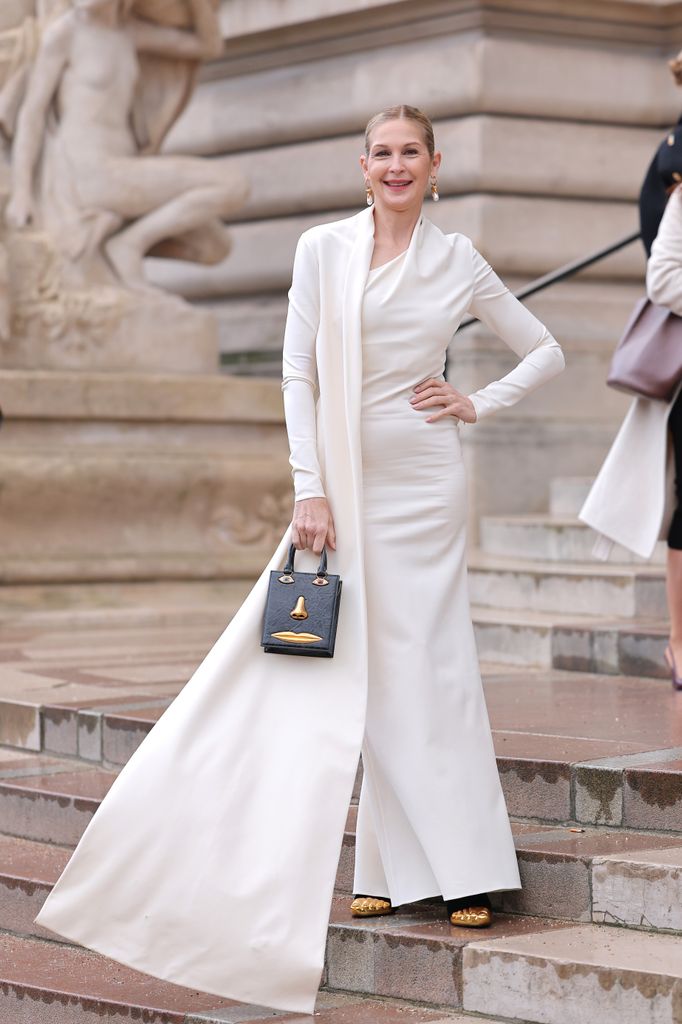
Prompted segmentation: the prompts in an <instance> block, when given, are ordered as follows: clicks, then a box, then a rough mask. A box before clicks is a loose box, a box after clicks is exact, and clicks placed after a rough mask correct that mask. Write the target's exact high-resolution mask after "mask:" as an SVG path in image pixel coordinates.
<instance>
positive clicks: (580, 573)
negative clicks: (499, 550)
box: [467, 548, 665, 583]
mask: <svg viewBox="0 0 682 1024" xmlns="http://www.w3.org/2000/svg"><path fill="white" fill-rule="evenodd" d="M467 564H468V568H469V571H470V572H471V571H473V572H498V573H514V574H524V575H529V576H538V577H548V576H568V577H576V578H580V577H584V576H590V577H596V578H598V579H604V580H614V581H616V582H620V581H626V582H632V583H635V582H636V581H638V580H665V566H664V565H655V564H649V563H642V564H640V563H636V562H597V561H594V562H570V561H566V560H561V559H556V560H554V559H552V560H551V561H550V560H549V559H543V558H537V559H534V558H517V557H514V556H511V555H497V554H491V553H490V552H487V551H483V550H482V549H481V548H473V549H472V550H471V551H470V552H469V554H468V558H467Z"/></svg>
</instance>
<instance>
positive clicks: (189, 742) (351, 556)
mask: <svg viewBox="0 0 682 1024" xmlns="http://www.w3.org/2000/svg"><path fill="white" fill-rule="evenodd" d="M367 142H368V149H367V152H366V154H365V156H364V157H363V161H362V162H363V168H364V173H365V179H366V183H367V188H368V196H369V197H370V198H372V197H373V200H374V202H373V205H372V206H370V207H368V208H367V209H365V210H363V211H362V212H361V213H359V214H356V215H355V216H352V217H349V218H346V219H345V220H340V221H336V222H334V223H331V224H323V225H319V226H317V227H315V228H312V229H310V230H309V231H306V232H305V233H304V234H303V235H302V236H301V238H300V240H299V243H298V246H297V249H296V256H295V260H294V272H293V282H292V286H291V290H290V292H289V311H288V316H287V324H286V331H285V340H284V358H283V377H284V380H283V389H284V403H285V412H286V421H287V430H288V434H289V440H290V446H291V462H292V467H293V474H294V481H295V492H296V495H295V496H296V503H295V512H294V517H293V521H292V523H291V525H290V527H288V528H287V530H286V532H285V534H284V536H283V537H282V539H281V542H280V544H279V545H278V547H277V550H276V551H275V552H274V554H273V556H272V558H271V560H270V562H269V563H268V565H267V566H266V567H265V568H264V570H263V573H262V574H261V576H260V578H259V579H258V580H257V582H256V584H255V585H254V587H253V589H252V591H251V593H250V594H249V595H248V597H247V598H246V600H245V602H244V604H243V605H242V607H241V608H240V609H239V611H238V613H237V615H236V616H235V617H234V619H233V620H232V621H231V622H230V624H229V625H228V627H227V629H226V630H225V631H224V633H223V634H222V636H221V637H219V639H218V640H217V642H216V643H215V645H214V646H213V648H212V649H211V650H210V651H209V653H208V655H207V656H206V658H205V659H204V661H203V662H202V663H201V665H200V666H199V667H198V669H197V670H196V672H195V673H194V675H193V676H192V678H191V679H190V680H189V682H188V683H187V684H186V685H185V687H184V688H183V689H182V691H181V692H180V693H179V694H178V696H177V697H176V699H175V700H174V701H173V702H172V704H171V705H170V707H169V708H168V709H167V710H166V711H165V712H164V714H163V715H162V716H161V718H160V719H159V721H158V722H157V724H156V725H155V726H154V728H153V729H152V730H151V732H150V733H149V735H148V736H147V737H146V739H145V740H144V742H143V743H142V744H141V745H140V746H139V747H138V749H137V750H136V751H135V753H134V754H133V756H132V757H131V758H130V760H129V761H128V763H127V764H126V765H125V767H124V768H123V769H122V771H121V773H120V774H119V776H118V778H117V779H116V781H115V783H114V784H113V786H112V787H111V789H110V791H109V793H108V794H107V796H106V798H105V799H104V801H103V802H102V804H101V806H100V808H99V810H98V811H97V813H96V814H95V815H94V817H93V819H92V821H91V822H90V824H89V825H88V827H87V829H86V830H85V832H84V834H83V836H82V838H81V840H80V842H79V844H78V846H77V848H76V850H75V852H74V854H73V856H72V857H71V859H70V861H69V863H68V864H67V866H66V868H65V869H64V871H63V873H62V875H61V877H60V878H59V880H58V882H57V883H56V885H55V887H54V889H53V891H52V893H51V894H50V896H48V898H47V900H46V901H45V903H44V904H43V907H42V909H41V911H40V913H39V914H38V916H37V918H36V921H37V923H38V924H40V925H41V926H43V927H46V928H49V929H50V930H52V931H53V932H56V933H57V934H59V935H62V936H65V937H66V938H68V939H70V940H72V941H76V942H79V943H81V944H82V945H85V946H88V947H89V948H91V949H95V950H97V951H99V952H101V953H104V954H105V955H107V956H109V957H113V958H114V959H116V960H119V961H121V962H122V963H125V964H128V965H130V966H132V967H134V968H137V969H138V970H141V971H145V972H147V973H149V974H153V975H156V976H157V977H161V978H165V979H167V980H169V981H173V982H176V983H178V984H182V985H187V986H191V987H193V988H198V989H201V990H203V991H204V992H213V993H216V994H218V995H221V996H225V997H228V998H231V999H238V1000H241V1001H243V1002H249V1003H258V1004H262V1005H267V1006H273V1007H275V1008H277V1009H282V1010H292V1011H296V1012H312V1010H313V1008H314V1005H315V997H316V993H317V989H318V985H319V980H320V976H321V972H322V968H323V963H324V952H325V941H326V936H327V926H328V921H329V910H330V905H331V900H332V895H333V891H334V881H335V876H336V868H337V864H338V859H339V854H340V850H341V845H342V842H343V833H344V827H345V821H346V814H347V810H348V804H349V801H350V798H351V793H352V789H353V783H354V778H355V773H356V768H357V764H358V757H359V754H360V751H361V750H362V754H363V764H364V777H363V786H362V794H361V798H360V808H359V815H358V826H357V846H356V877H355V892H356V894H357V896H358V897H361V899H360V900H359V902H358V903H356V905H355V911H354V912H355V913H361V914H367V913H372V912H376V911H377V910H379V911H385V910H390V909H391V908H392V907H394V906H396V905H398V904H403V903H407V902H410V901H413V900H418V899H421V898H425V897H430V896H437V895H439V894H440V895H441V896H442V897H443V898H444V899H445V900H446V901H452V902H451V903H450V906H449V908H448V910H449V911H450V910H452V912H453V917H452V920H453V923H454V924H464V925H467V924H468V925H481V924H487V923H488V922H489V920H490V917H489V909H488V907H487V906H485V902H486V901H485V894H486V893H487V892H489V891H491V890H499V889H514V888H518V887H519V884H520V882H519V873H518V867H517V862H516V856H515V851H514V844H513V841H512V836H511V830H510V826H509V819H508V816H507V811H506V807H505V803H504V798H503V795H502V791H501V787H500V781H499V777H498V774H497V767H496V762H495V755H494V751H493V745H492V739H491V734H490V727H489V724H488V718H487V714H486V708H485V702H484V698H483V691H482V688H481V680H480V675H479V669H478V661H477V657H476V649H475V644H474V636H473V628H472V623H471V618H470V613H469V604H468V596H467V581H466V564H465V520H466V508H467V502H466V490H465V488H466V484H465V474H464V467H463V463H462V456H461V450H460V440H459V430H460V426H459V424H460V422H462V421H463V422H468V423H475V422H476V420H478V419H481V418H482V417H484V416H487V415H490V414H492V413H494V412H495V411H497V410H499V409H503V408H504V407H506V406H509V405H512V404H513V403H514V402H516V401H518V400H519V399H520V398H522V397H523V396H524V395H525V394H526V393H527V392H529V391H531V390H532V389H533V388H535V387H537V386H538V385H540V384H542V383H543V382H544V381H546V380H548V379H549V378H551V377H552V376H554V375H555V374H556V373H558V372H559V371H560V370H561V369H562V367H563V356H562V354H561V350H560V348H559V346H558V345H557V343H556V342H555V341H554V339H553V338H552V337H551V336H550V334H549V333H548V331H547V330H546V329H545V328H544V327H543V325H542V324H541V323H540V322H539V321H538V320H536V318H535V317H534V316H532V314H531V313H529V312H528V310H526V309H525V308H524V307H523V306H522V305H521V304H520V303H519V302H517V301H516V299H514V297H513V296H512V295H511V294H510V292H509V291H508V290H507V289H506V288H505V286H504V285H503V284H502V283H501V281H500V280H499V278H498V277H497V276H496V275H495V274H494V273H493V271H492V270H491V268H490V267H489V266H488V264H487V263H486V261H485V260H484V259H483V257H482V256H480V255H479V253H477V252H476V250H475V249H474V247H473V245H472V243H471V241H470V240H469V239H468V238H467V237H466V236H464V235H460V234H453V235H444V234H443V233H442V232H441V231H440V230H439V229H438V228H437V227H436V226H435V225H434V224H432V223H431V222H430V221H429V220H428V219H427V218H426V217H424V216H423V214H422V198H423V195H424V193H425V191H426V190H427V188H428V185H429V180H430V179H432V194H434V198H435V196H436V195H437V192H436V179H435V175H436V173H437V170H438V166H439V164H440V154H438V153H436V152H435V150H434V145H433V131H432V128H431V124H430V122H429V120H428V118H426V117H425V115H423V114H422V113H420V112H419V111H417V110H415V109H414V108H411V107H399V108H392V109H391V110H389V111H386V112H384V113H382V114H380V115H378V116H377V117H375V118H373V120H372V121H371V122H370V125H369V128H368V136H367ZM467 311H471V312H472V313H473V314H474V315H476V316H478V317H480V318H481V319H482V320H483V321H485V323H486V324H487V325H488V326H489V327H490V328H491V329H492V330H494V331H495V332H497V333H498V334H499V335H500V336H501V337H502V338H503V339H504V341H505V342H506V343H507V344H508V345H509V346H510V347H511V348H512V349H513V350H514V352H515V353H516V354H517V355H518V356H519V359H520V362H519V363H518V365H517V366H516V367H515V368H514V369H513V370H512V371H511V372H510V373H509V374H507V375H506V376H505V377H504V378H503V379H502V380H499V381H496V382H493V383H492V384H489V385H488V386H487V387H485V388H483V389H481V390H480V391H477V392H476V393H475V394H473V395H471V396H469V397H467V396H465V395H463V394H461V393H460V392H459V391H457V390H456V388H455V387H453V386H452V385H451V384H449V383H446V382H445V381H444V379H443V373H442V371H443V365H444V359H445V353H446V348H447V346H448V343H449V342H450V340H451V339H452V336H453V334H454V332H455V330H456V329H457V326H458V324H459V323H460V321H461V319H462V317H463V316H464V315H465V313H466V312H467ZM465 429H475V427H467V428H465ZM325 541H326V543H327V545H328V547H329V548H330V549H331V550H330V569H331V571H332V572H335V573H336V572H338V573H339V574H340V575H341V577H342V579H343V596H342V600H341V608H340V614H339V623H338V634H337V638H336V648H335V653H334V657H333V658H330V659H319V658H301V657H277V656H273V655H270V654H264V653H263V651H262V650H261V649H260V646H259V641H260V636H261V631H262V622H263V607H264V601H265V595H266V591H267V585H268V579H269V575H270V571H271V570H272V569H281V567H282V565H283V563H284V558H285V555H286V552H287V549H288V547H289V544H290V543H291V542H293V543H294V544H295V545H296V547H297V548H298V549H299V554H298V556H297V558H296V566H297V568H299V569H302V570H304V571H305V570H306V569H309V570H313V569H314V568H315V567H316V566H317V563H318V557H317V552H319V551H320V550H321V548H322V546H323V544H324V543H325ZM304 549H309V550H304ZM310 549H312V550H310Z"/></svg>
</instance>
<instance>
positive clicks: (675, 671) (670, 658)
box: [664, 644, 682, 690]
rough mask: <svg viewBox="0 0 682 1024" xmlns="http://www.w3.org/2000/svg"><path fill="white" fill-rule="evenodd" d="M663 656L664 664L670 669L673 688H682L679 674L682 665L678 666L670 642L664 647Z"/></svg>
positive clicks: (681, 678) (681, 677)
mask: <svg viewBox="0 0 682 1024" xmlns="http://www.w3.org/2000/svg"><path fill="white" fill-rule="evenodd" d="M664 657H665V661H666V664H667V666H668V668H669V669H670V677H671V679H672V683H673V689H675V690H682V675H680V673H681V672H682V666H680V668H678V666H677V659H676V658H675V655H674V654H673V649H672V647H671V646H670V644H668V646H667V647H666V649H665V654H664Z"/></svg>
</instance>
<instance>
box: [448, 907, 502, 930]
mask: <svg viewBox="0 0 682 1024" xmlns="http://www.w3.org/2000/svg"><path fill="white" fill-rule="evenodd" d="M492 920H493V912H492V910H491V909H490V907H464V908H463V909H462V910H453V912H452V913H451V914H450V924H452V925H455V926H456V927H459V928H488V927H489V925H490V924H491V923H492Z"/></svg>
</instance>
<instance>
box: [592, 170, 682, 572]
mask: <svg viewBox="0 0 682 1024" xmlns="http://www.w3.org/2000/svg"><path fill="white" fill-rule="evenodd" d="M647 293H648V295H649V298H650V299H651V301H652V302H655V303H657V304H658V305H660V306H665V307H667V308H668V309H671V310H672V311H673V313H677V314H678V315H679V316H682V195H681V194H680V192H679V190H677V191H676V192H674V193H673V195H672V196H671V197H670V200H669V202H668V205H667V206H666V209H665V213H664V214H663V218H662V220H661V224H660V227H659V229H658V235H657V236H656V239H655V241H654V244H653V246H652V249H651V256H650V258H649V262H648V264H647ZM678 394H679V388H678ZM676 397H677V395H676V396H675V398H673V401H672V402H659V401H654V400H651V399H648V398H635V399H634V401H633V402H632V404H631V406H630V408H629V410H628V412H627V415H626V417H625V420H624V421H623V424H622V426H621V428H620V430H619V431H618V434H617V435H616V438H615V440H614V442H613V445H612V446H611V449H610V451H609V453H608V455H607V456H606V460H605V461H604V464H603V466H602V468H601V469H600V471H599V474H598V475H597V478H596V480H595V481H594V484H593V485H592V488H591V490H590V493H589V494H588V496H587V499H586V501H585V504H584V505H583V507H582V509H581V510H580V513H579V518H580V519H581V520H582V522H584V523H586V524H587V525H588V526H591V527H592V528H593V529H594V530H596V531H597V532H598V533H599V534H600V535H601V537H602V541H601V542H599V543H598V544H597V545H596V546H595V554H597V555H598V556H602V557H603V556H608V553H609V550H610V546H611V544H612V543H616V544H621V545H622V546H623V547H625V548H628V549H629V550H630V551H633V552H634V553H635V554H636V555H639V556H640V557H642V558H651V556H652V555H653V553H654V548H655V546H656V542H657V541H658V540H662V539H664V538H665V537H666V535H667V532H668V529H669V527H670V521H671V519H672V516H673V512H674V509H675V465H674V454H673V449H672V444H671V442H670V434H669V431H668V417H669V416H670V410H671V409H672V406H673V403H674V401H675V399H676ZM604 541H605V542H606V543H604Z"/></svg>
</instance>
